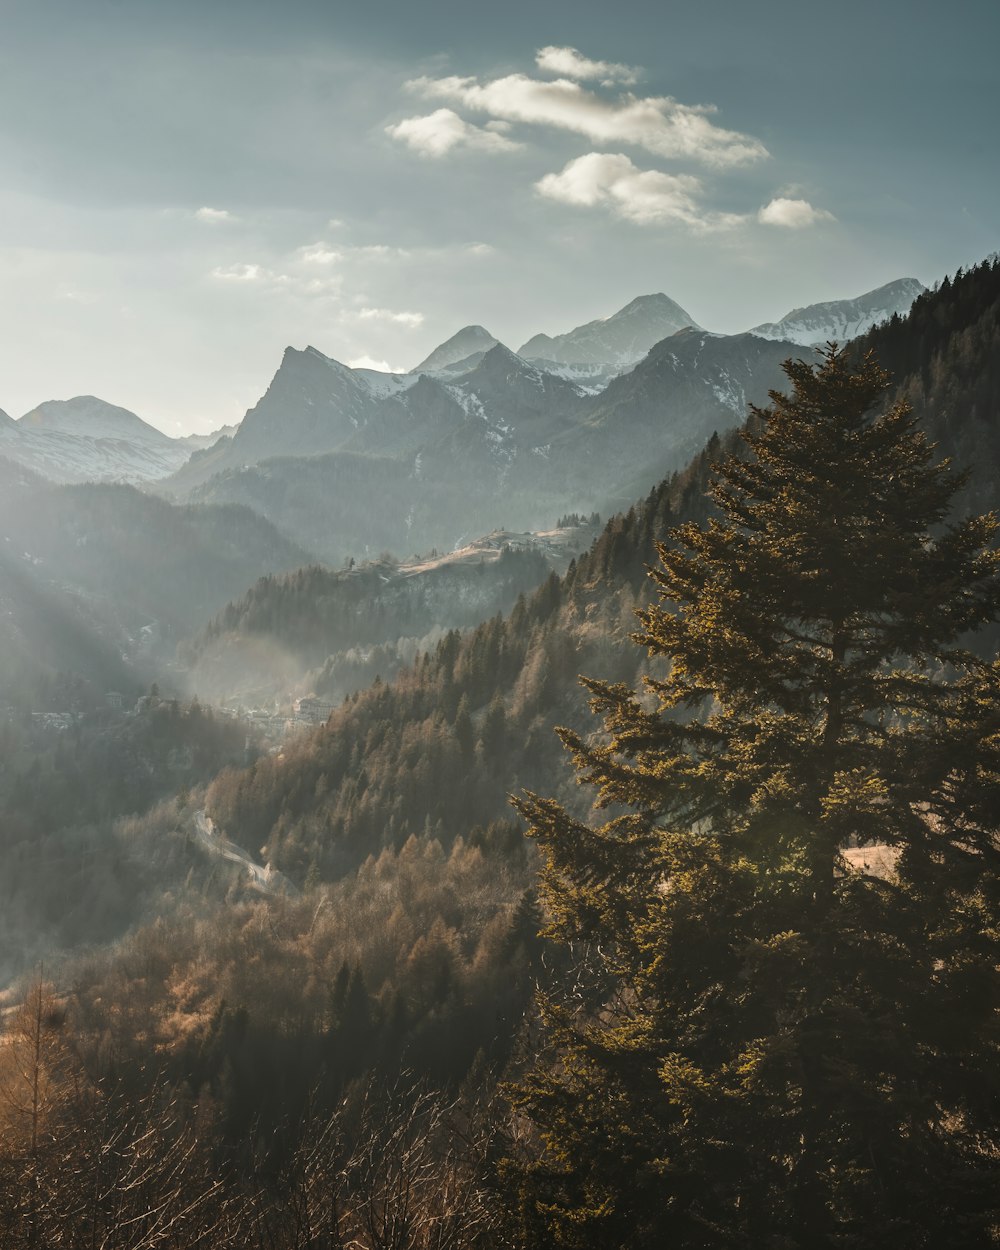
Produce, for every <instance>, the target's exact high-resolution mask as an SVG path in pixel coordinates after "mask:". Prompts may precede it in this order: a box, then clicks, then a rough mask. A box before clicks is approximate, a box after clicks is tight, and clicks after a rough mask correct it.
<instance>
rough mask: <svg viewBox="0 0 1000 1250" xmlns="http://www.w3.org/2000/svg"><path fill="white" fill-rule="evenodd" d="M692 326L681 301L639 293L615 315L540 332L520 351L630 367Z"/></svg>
mask: <svg viewBox="0 0 1000 1250" xmlns="http://www.w3.org/2000/svg"><path fill="white" fill-rule="evenodd" d="M688 326H694V327H695V328H696V329H697V328H698V327H697V325H696V322H695V321H694V319H693V318H692V317H691V316H690V315H689V314H688V313H686V312H685V311H684V309H683V308H681V306H680V305H679V304H677V303H675V302H674V301H673V300H672V299H671V298H670V297H669V296H667V295H664V294H663V293H662V292H657V293H655V294H653V295H640V296H637V298H636V299H634V300H631V301H630V302H629V303H628V304H626V305H625V307H624V308H620V309H619V310H618V311H617V312H616V313H614V314H612V316H610V317H604V318H600V319H598V320H597V321H588V322H587V323H586V324H585V325H582V326H577V327H576V329H575V330H570V331H569V332H568V333H566V334H557V335H554V336H550V335H548V334H536V335H535V336H534V338H531V339H529V340H528V341H527V343H525V344H524V345H523V346H522V347H521V349H520V351H519V353H518V354H519V355H521V356H525V357H527V358H528V359H529V360H552V361H557V362H560V363H563V364H590V365H593V364H600V365H614V366H617V367H619V368H628V367H629V366H631V365H634V364H636V363H638V361H640V360H642V358H643V357H644V356H645V355H646V353H647V352H648V351H649V349H650V348H651V347H652V346H653V344H654V343H659V342H660V340H661V339H665V338H668V337H669V336H670V335H672V334H676V333H677V331H678V330H682V329H685V328H686V327H688Z"/></svg>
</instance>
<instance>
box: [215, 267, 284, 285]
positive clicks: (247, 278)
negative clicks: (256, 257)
mask: <svg viewBox="0 0 1000 1250" xmlns="http://www.w3.org/2000/svg"><path fill="white" fill-rule="evenodd" d="M273 276H274V275H273V274H272V273H271V272H270V271H269V270H267V269H265V268H264V267H263V266H262V265H225V266H223V265H219V266H217V267H216V268H215V269H213V270H212V277H213V278H221V279H222V280H223V281H225V282H262V281H264V280H265V279H267V278H273Z"/></svg>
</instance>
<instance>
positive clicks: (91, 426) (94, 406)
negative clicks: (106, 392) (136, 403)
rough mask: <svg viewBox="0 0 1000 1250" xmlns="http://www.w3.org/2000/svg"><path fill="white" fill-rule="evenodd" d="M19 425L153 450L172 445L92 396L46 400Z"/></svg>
mask: <svg viewBox="0 0 1000 1250" xmlns="http://www.w3.org/2000/svg"><path fill="white" fill-rule="evenodd" d="M19 424H20V426H21V428H22V429H23V430H58V431H59V432H60V433H62V434H78V435H82V436H84V437H86V438H114V439H119V440H121V439H127V440H129V441H130V442H140V443H150V444H152V445H153V446H154V447H162V446H170V445H171V444H173V443H174V442H175V440H174V439H172V438H171V437H170V436H169V435H168V434H164V433H163V432H162V430H157V429H156V428H155V427H154V426H152V425H149V424H148V422H146V421H143V419H142V418H141V417H137V416H136V414H135V413H134V412H129V410H128V409H127V408H119V407H117V405H115V404H109V403H107V402H106V401H105V400H103V399H98V398H97V397H96V396H95V395H77V396H76V398H75V399H50V400H47V401H46V402H45V403H44V404H39V405H38V407H37V408H32V410H31V411H30V412H26V413H25V414H24V416H23V417H22V418H21V420H20V422H19Z"/></svg>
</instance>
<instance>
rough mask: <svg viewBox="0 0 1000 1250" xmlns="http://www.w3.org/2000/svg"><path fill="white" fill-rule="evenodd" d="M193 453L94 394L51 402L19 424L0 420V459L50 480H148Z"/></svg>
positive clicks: (165, 473)
mask: <svg viewBox="0 0 1000 1250" xmlns="http://www.w3.org/2000/svg"><path fill="white" fill-rule="evenodd" d="M190 454H191V447H190V446H189V445H188V444H187V443H186V442H185V440H183V439H175V438H170V437H169V435H167V434H164V433H162V431H160V430H157V429H155V428H154V427H153V426H151V425H149V424H147V422H145V421H143V420H142V418H141V417H137V416H136V414H135V413H134V412H129V411H128V409H127V408H118V407H116V406H115V405H114V404H109V403H106V402H105V401H104V400H103V399H97V398H95V397H94V396H93V395H78V396H77V397H76V398H75V399H67V400H50V401H48V402H46V403H44V404H39V406H38V407H37V408H33V409H32V410H31V412H28V413H25V415H24V416H23V417H22V418H21V419H20V421H11V420H10V418H7V419H6V420H0V455H3V456H6V457H7V458H8V459H11V460H16V461H18V463H20V464H23V465H25V466H26V467H27V468H29V469H31V470H33V471H34V472H36V473H40V474H41V475H42V476H43V477H46V478H48V479H49V481H52V482H63V483H66V482H147V481H155V480H156V479H158V478H163V477H166V476H168V474H170V473H173V472H175V471H176V470H177V469H178V468H180V466H181V465H182V464H184V462H185V461H186V460H187V459H188V457H189V456H190Z"/></svg>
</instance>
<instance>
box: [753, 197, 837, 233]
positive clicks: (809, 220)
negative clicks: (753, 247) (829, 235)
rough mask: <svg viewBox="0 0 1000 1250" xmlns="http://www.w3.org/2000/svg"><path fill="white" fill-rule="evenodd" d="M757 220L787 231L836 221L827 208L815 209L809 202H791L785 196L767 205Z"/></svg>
mask: <svg viewBox="0 0 1000 1250" xmlns="http://www.w3.org/2000/svg"><path fill="white" fill-rule="evenodd" d="M757 220H758V221H759V222H761V223H763V224H764V225H765V226H783V227H785V229H787V230H801V229H802V228H803V227H804V226H813V225H815V224H816V222H818V221H836V218H835V217H834V215H833V213H828V212H827V211H826V209H825V208H813V206H812V205H811V204H810V203H809V201H808V200H789V199H785V198H784V197H783V196H779V197H778V198H777V199H774V200H772V201H771V202H770V204H765V205H764V207H763V208H762V209H761V210H760V212H759V213H758V214H757Z"/></svg>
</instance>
